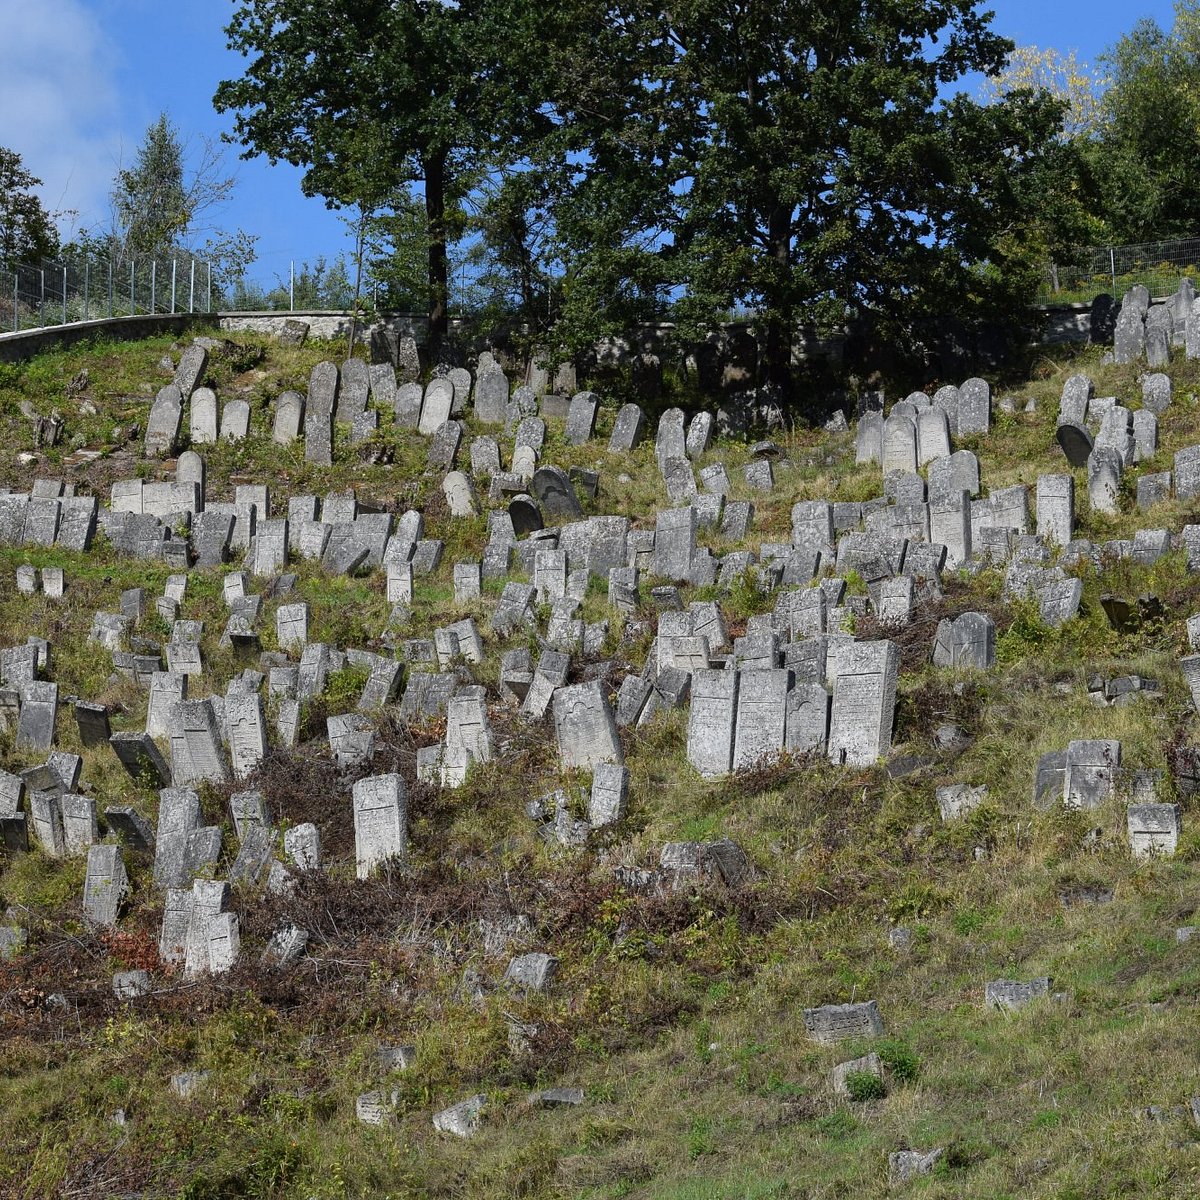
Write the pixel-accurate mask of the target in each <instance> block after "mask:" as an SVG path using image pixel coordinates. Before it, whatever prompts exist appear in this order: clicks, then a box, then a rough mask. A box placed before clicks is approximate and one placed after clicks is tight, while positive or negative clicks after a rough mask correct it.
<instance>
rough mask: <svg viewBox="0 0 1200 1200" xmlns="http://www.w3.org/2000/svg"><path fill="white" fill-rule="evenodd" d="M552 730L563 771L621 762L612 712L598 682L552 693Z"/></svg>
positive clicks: (620, 763)
mask: <svg viewBox="0 0 1200 1200" xmlns="http://www.w3.org/2000/svg"><path fill="white" fill-rule="evenodd" d="M554 730H555V734H556V736H557V739H558V754H559V761H560V763H561V765H562V768H563V770H571V769H572V768H575V767H580V768H583V769H584V770H594V769H595V767H596V765H597V764H599V763H602V762H609V763H615V764H617V765H618V766H620V765H622V764H623V763H624V755H623V753H622V751H621V742H620V739H619V738H618V736H617V726H616V722H615V721H614V720H613V714H612V709H611V708H610V707H609V704H608V699H607V697H606V696H605V695H604V692H603V690H602V689H601V685H600V683H599V681H598V680H593V681H591V682H589V683H580V684H575V685H574V686H572V687H562V688H559V689H558V690H557V691H556V692H555V693H554Z"/></svg>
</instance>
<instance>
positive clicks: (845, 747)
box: [829, 641, 900, 766]
mask: <svg viewBox="0 0 1200 1200" xmlns="http://www.w3.org/2000/svg"><path fill="white" fill-rule="evenodd" d="M899 669H900V652H899V648H898V647H897V646H896V644H895V643H894V642H890V641H881V642H851V643H848V644H844V645H842V646H840V647H838V650H837V655H836V679H835V682H834V689H833V707H832V712H831V716H830V722H829V757H830V759H831V760H832V761H833V762H834V763H844V764H845V765H847V766H870V765H871V764H872V763H874V762H875V761H876V760H877V759H879V758H880V757H882V756H883V755H885V754H886V753H887V751H888V748H889V747H890V746H891V742H892V721H893V717H894V713H895V705H896V680H897V675H898V673H899Z"/></svg>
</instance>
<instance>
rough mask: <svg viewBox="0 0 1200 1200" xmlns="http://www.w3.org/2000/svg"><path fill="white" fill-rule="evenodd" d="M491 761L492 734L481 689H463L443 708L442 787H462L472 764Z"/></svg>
mask: <svg viewBox="0 0 1200 1200" xmlns="http://www.w3.org/2000/svg"><path fill="white" fill-rule="evenodd" d="M491 757H492V734H491V726H490V724H489V722H488V716H487V706H486V704H485V702H484V689H483V688H481V687H465V688H462V689H461V690H460V691H459V692H458V693H457V694H455V695H454V696H453V697H451V699H450V703H449V704H448V705H447V706H446V744H445V749H444V750H443V753H442V760H441V774H440V778H441V783H442V786H443V787H449V788H457V787H461V786H462V785H463V784H464V783H465V782H466V779H467V771H468V770H469V769H470V766H471V764H472V763H475V762H488V761H490V759H491Z"/></svg>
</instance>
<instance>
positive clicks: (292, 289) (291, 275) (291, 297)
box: [288, 258, 296, 312]
mask: <svg viewBox="0 0 1200 1200" xmlns="http://www.w3.org/2000/svg"><path fill="white" fill-rule="evenodd" d="M295 311H296V260H295V259H294V258H293V259H291V260H290V261H289V262H288V312H295Z"/></svg>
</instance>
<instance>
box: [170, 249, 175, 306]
mask: <svg viewBox="0 0 1200 1200" xmlns="http://www.w3.org/2000/svg"><path fill="white" fill-rule="evenodd" d="M174 315H175V256H174V255H171V316H174Z"/></svg>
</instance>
